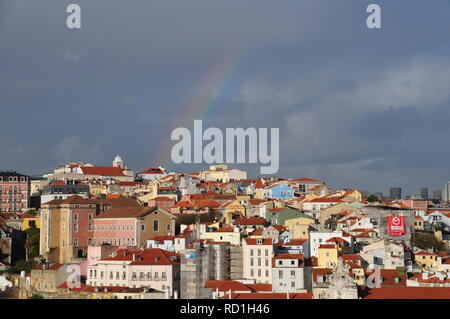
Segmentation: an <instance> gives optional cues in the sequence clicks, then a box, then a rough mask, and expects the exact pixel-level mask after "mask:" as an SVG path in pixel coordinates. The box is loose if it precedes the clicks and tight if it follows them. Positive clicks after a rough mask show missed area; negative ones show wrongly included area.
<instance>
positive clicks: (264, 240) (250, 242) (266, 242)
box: [244, 238, 272, 245]
mask: <svg viewBox="0 0 450 319" xmlns="http://www.w3.org/2000/svg"><path fill="white" fill-rule="evenodd" d="M244 240H245V242H246V243H247V245H257V243H256V241H257V240H262V244H261V245H272V238H245V239H244Z"/></svg>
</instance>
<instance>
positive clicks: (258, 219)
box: [234, 217, 266, 226]
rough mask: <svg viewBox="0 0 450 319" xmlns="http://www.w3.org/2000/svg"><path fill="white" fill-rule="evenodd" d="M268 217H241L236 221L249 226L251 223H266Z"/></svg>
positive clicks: (236, 223)
mask: <svg viewBox="0 0 450 319" xmlns="http://www.w3.org/2000/svg"><path fill="white" fill-rule="evenodd" d="M265 223H266V219H265V218H263V217H247V218H245V217H239V218H236V219H235V221H234V224H235V225H242V226H249V225H264V224H265Z"/></svg>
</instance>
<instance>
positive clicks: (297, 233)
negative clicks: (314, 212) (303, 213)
mask: <svg viewBox="0 0 450 319" xmlns="http://www.w3.org/2000/svg"><path fill="white" fill-rule="evenodd" d="M314 223H315V220H314V219H313V218H311V217H297V218H291V219H287V220H286V221H285V222H284V226H286V228H287V229H289V231H290V232H291V233H292V238H302V239H303V238H304V239H309V225H311V224H314Z"/></svg>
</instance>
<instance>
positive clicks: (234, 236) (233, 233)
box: [200, 227, 241, 246]
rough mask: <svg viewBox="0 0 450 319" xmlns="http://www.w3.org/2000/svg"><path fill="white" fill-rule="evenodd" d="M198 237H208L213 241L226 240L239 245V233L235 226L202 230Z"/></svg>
mask: <svg viewBox="0 0 450 319" xmlns="http://www.w3.org/2000/svg"><path fill="white" fill-rule="evenodd" d="M200 239H209V240H212V241H214V242H228V243H230V244H231V245H234V246H240V245H241V235H240V233H239V228H237V227H235V228H233V227H222V228H218V229H216V230H215V231H212V232H204V233H202V234H201V235H200Z"/></svg>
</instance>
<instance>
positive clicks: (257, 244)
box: [242, 238, 273, 284]
mask: <svg viewBox="0 0 450 319" xmlns="http://www.w3.org/2000/svg"><path fill="white" fill-rule="evenodd" d="M242 252H243V254H242V258H243V276H244V279H254V280H255V282H257V283H263V284H270V283H272V256H273V242H272V239H271V238H246V239H244V241H243V242H242Z"/></svg>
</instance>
